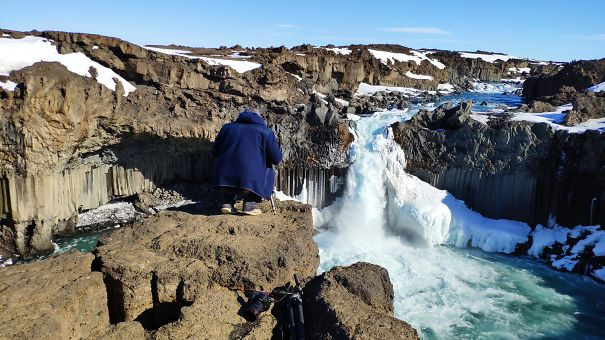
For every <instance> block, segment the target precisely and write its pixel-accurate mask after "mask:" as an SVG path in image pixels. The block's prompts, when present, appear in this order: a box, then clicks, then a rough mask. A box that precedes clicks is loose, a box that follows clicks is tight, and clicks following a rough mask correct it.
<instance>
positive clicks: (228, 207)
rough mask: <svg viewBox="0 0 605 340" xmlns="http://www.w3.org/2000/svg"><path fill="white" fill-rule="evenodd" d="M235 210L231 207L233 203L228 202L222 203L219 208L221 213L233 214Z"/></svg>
mask: <svg viewBox="0 0 605 340" xmlns="http://www.w3.org/2000/svg"><path fill="white" fill-rule="evenodd" d="M235 212H236V210H235V208H234V207H233V205H231V204H229V203H225V204H223V206H222V208H221V213H223V214H233V213H235Z"/></svg>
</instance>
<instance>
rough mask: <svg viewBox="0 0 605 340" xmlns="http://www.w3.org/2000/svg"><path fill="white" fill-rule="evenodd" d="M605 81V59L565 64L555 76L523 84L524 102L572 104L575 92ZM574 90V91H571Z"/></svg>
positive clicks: (533, 79)
mask: <svg viewBox="0 0 605 340" xmlns="http://www.w3.org/2000/svg"><path fill="white" fill-rule="evenodd" d="M603 81H605V58H604V59H598V60H580V61H574V62H571V63H568V64H565V65H564V66H563V68H562V69H561V70H560V71H558V72H556V73H554V74H542V75H537V76H532V77H530V78H529V79H527V80H526V81H525V82H524V83H523V100H525V101H527V102H529V101H532V100H541V101H548V102H550V103H551V104H554V105H561V104H564V103H569V102H571V99H573V97H572V96H571V95H572V94H573V91H577V92H583V91H585V90H586V89H587V88H588V87H590V86H592V85H594V84H598V83H601V82H603ZM571 89H573V90H571Z"/></svg>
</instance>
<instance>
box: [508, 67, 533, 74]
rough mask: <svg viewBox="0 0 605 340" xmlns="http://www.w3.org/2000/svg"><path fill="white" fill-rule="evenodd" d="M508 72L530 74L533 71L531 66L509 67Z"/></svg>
mask: <svg viewBox="0 0 605 340" xmlns="http://www.w3.org/2000/svg"><path fill="white" fill-rule="evenodd" d="M508 72H509V73H527V74H529V73H530V72H531V68H529V67H509V69H508Z"/></svg>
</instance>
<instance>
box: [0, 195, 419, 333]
mask: <svg viewBox="0 0 605 340" xmlns="http://www.w3.org/2000/svg"><path fill="white" fill-rule="evenodd" d="M277 203H278V205H277V209H278V213H277V215H273V214H270V213H269V209H270V206H269V205H268V204H266V203H265V204H263V205H262V209H263V210H264V211H265V214H263V215H261V216H256V217H249V216H246V217H241V216H231V215H227V216H225V215H212V214H210V213H209V212H210V211H209V210H207V208H208V207H207V206H205V205H203V204H199V205H191V206H188V207H186V209H187V211H165V212H160V213H158V214H157V215H155V216H151V217H147V218H145V219H143V220H141V221H139V222H137V223H135V224H134V225H133V226H130V227H124V228H122V229H119V230H116V231H114V232H113V233H112V234H109V235H108V236H107V237H105V238H103V239H102V241H101V245H100V246H99V247H98V248H97V249H96V252H95V253H96V258H94V259H93V256H92V255H91V254H80V253H77V252H73V253H67V254H64V255H60V256H58V257H55V258H51V259H49V260H42V261H39V262H33V263H28V264H23V265H16V266H12V267H8V268H1V269H0V293H1V295H0V307H2V314H1V315H0V337H3V338H9V339H20V338H42V337H49V336H50V337H51V338H61V339H76V338H77V339H79V338H95V339H107V340H109V339H132V340H136V339H149V338H152V339H192V338H195V339H269V338H276V339H279V338H281V334H282V333H281V328H280V326H279V324H278V320H279V319H280V318H282V317H283V316H281V314H280V312H281V311H282V308H283V306H281V305H279V304H276V303H274V304H273V305H272V310H271V311H269V312H265V313H263V314H261V317H260V318H259V319H258V320H257V321H255V322H248V321H246V320H245V319H244V318H243V317H242V316H240V314H241V309H242V306H243V304H244V303H245V301H246V300H247V297H245V294H244V291H243V290H244V289H254V290H265V291H270V290H272V289H273V288H274V287H277V286H283V285H284V284H286V283H288V282H291V281H292V276H293V274H294V273H296V274H298V275H299V277H301V279H303V282H308V284H307V285H306V286H305V287H304V293H305V296H304V301H305V302H304V303H305V310H306V313H307V314H306V316H305V317H306V319H307V322H306V327H307V329H306V332H307V334H309V336H308V338H310V339H314V338H320V339H334V338H361V339H364V338H376V337H379V338H381V339H401V338H417V336H416V333H415V331H414V330H413V329H412V328H411V327H410V326H409V325H407V324H406V323H405V322H403V321H400V320H397V319H395V318H394V317H393V288H392V285H391V283H390V281H389V277H388V273H387V272H386V270H385V269H383V268H381V267H378V266H375V265H370V264H356V265H353V266H351V267H350V268H347V267H342V268H336V269H334V270H332V271H331V272H329V273H326V274H323V275H322V276H320V277H316V278H313V277H314V276H315V273H316V271H317V267H318V264H319V257H318V249H317V245H316V244H315V242H314V241H313V238H312V236H313V225H312V215H311V207H310V206H308V205H302V204H299V203H295V202H292V201H289V202H277ZM181 208H182V209H184V208H185V207H181ZM99 271H100V272H99Z"/></svg>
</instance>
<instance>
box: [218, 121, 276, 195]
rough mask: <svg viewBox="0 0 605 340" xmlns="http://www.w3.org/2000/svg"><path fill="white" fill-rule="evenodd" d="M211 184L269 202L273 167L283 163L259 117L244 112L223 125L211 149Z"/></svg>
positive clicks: (271, 135)
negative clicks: (255, 195)
mask: <svg viewBox="0 0 605 340" xmlns="http://www.w3.org/2000/svg"><path fill="white" fill-rule="evenodd" d="M212 156H213V157H214V168H213V169H212V184H213V185H214V186H218V187H235V188H242V189H248V190H250V191H252V192H254V193H255V194H257V195H259V196H261V197H264V198H269V197H271V193H272V192H273V182H274V179H275V171H273V165H277V164H279V162H281V160H282V153H281V150H280V149H279V146H278V145H277V141H276V139H275V135H274V134H273V131H271V129H269V128H268V127H267V125H266V124H265V121H264V120H263V118H262V117H261V116H260V115H258V113H255V112H250V111H244V112H242V113H240V114H239V117H237V120H236V121H235V122H232V123H228V124H225V125H224V126H223V127H222V128H221V131H220V132H219V133H218V136H216V140H215V141H214V145H213V146H212Z"/></svg>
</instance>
